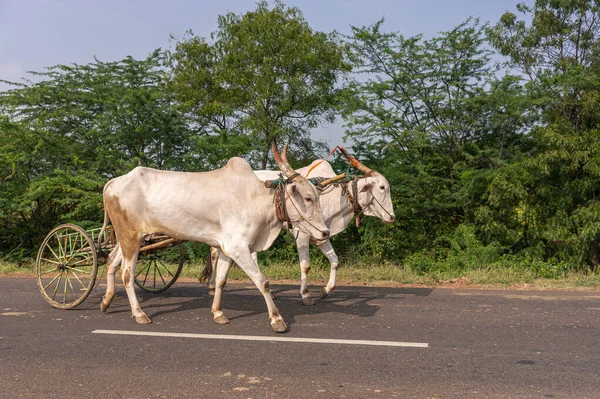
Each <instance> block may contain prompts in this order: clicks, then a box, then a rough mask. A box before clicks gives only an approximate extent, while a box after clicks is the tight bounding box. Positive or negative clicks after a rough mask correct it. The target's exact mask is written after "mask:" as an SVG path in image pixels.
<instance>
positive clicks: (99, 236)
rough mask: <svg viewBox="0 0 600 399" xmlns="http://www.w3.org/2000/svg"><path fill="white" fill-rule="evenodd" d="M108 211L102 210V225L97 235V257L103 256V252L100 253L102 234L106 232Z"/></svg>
mask: <svg viewBox="0 0 600 399" xmlns="http://www.w3.org/2000/svg"><path fill="white" fill-rule="evenodd" d="M108 219H109V217H108V211H107V210H106V209H104V223H102V228H101V229H100V233H98V248H97V249H98V255H99V256H103V255H104V251H102V237H103V236H104V232H105V231H106V226H107V225H108Z"/></svg>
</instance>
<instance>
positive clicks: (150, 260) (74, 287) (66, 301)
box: [36, 224, 183, 309]
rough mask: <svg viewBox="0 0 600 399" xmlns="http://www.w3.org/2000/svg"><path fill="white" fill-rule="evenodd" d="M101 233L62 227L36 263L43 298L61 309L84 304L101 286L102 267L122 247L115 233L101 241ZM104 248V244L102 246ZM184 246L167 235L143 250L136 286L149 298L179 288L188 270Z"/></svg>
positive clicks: (149, 239)
mask: <svg viewBox="0 0 600 399" xmlns="http://www.w3.org/2000/svg"><path fill="white" fill-rule="evenodd" d="M99 234H100V229H93V230H84V229H83V228H81V227H80V226H77V225H74V224H62V225H60V226H57V227H55V228H54V229H52V231H50V233H48V235H47V236H46V238H45V239H44V241H42V244H41V245H40V249H39V251H38V255H37V259H36V274H37V284H38V288H39V289H40V293H41V294H42V296H43V297H44V299H45V300H46V302H48V303H49V304H50V305H52V306H53V307H55V308H57V309H72V308H74V307H76V306H77V305H79V304H81V303H82V302H83V301H84V300H85V299H86V298H87V297H88V295H89V294H90V292H92V289H93V288H94V287H95V286H96V283H97V280H99V278H98V274H99V273H98V269H99V266H98V264H99V263H104V262H105V261H106V258H107V257H108V254H109V253H110V251H111V250H112V249H114V248H115V246H116V245H117V239H116V236H115V233H114V231H113V230H112V228H110V227H109V228H107V229H106V230H105V232H104V233H103V234H102V237H98V235H99ZM98 243H99V244H98ZM181 244H182V241H180V240H176V239H174V238H171V237H168V236H165V235H163V234H151V235H148V236H146V237H144V240H143V242H142V244H141V247H140V253H139V258H138V263H137V267H136V269H137V271H136V276H135V283H136V285H137V286H138V287H140V288H141V289H143V290H144V291H148V292H162V291H164V290H166V289H167V288H169V287H170V286H171V285H173V284H174V283H175V281H176V280H177V278H178V277H179V274H180V273H181V269H182V267H183V247H182V245H181Z"/></svg>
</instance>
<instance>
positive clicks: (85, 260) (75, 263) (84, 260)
mask: <svg viewBox="0 0 600 399" xmlns="http://www.w3.org/2000/svg"><path fill="white" fill-rule="evenodd" d="M89 260H90V259H89V258H83V259H81V260H78V261H77V262H73V263H70V261H69V264H68V265H67V267H72V266H75V265H78V264H80V263H81V262H87V261H89Z"/></svg>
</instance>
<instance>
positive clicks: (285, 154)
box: [281, 144, 290, 165]
mask: <svg viewBox="0 0 600 399" xmlns="http://www.w3.org/2000/svg"><path fill="white" fill-rule="evenodd" d="M287 149H288V145H287V144H286V145H284V146H283V151H281V159H282V160H283V162H285V163H287V164H288V165H289V164H290V163H289V161H288V159H287Z"/></svg>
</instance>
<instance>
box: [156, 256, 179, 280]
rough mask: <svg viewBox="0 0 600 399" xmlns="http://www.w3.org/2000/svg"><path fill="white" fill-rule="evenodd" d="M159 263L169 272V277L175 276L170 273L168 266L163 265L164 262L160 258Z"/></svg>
mask: <svg viewBox="0 0 600 399" xmlns="http://www.w3.org/2000/svg"><path fill="white" fill-rule="evenodd" d="M159 262H160V265H161V266H162V267H163V269H165V270H166V271H167V273H169V274H170V275H171V278H175V276H174V275H173V273H171V271H170V270H169V268H168V267H167V266H166V265H165V262H163V261H162V260H159Z"/></svg>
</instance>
